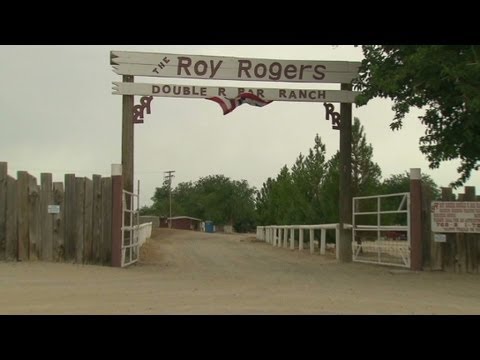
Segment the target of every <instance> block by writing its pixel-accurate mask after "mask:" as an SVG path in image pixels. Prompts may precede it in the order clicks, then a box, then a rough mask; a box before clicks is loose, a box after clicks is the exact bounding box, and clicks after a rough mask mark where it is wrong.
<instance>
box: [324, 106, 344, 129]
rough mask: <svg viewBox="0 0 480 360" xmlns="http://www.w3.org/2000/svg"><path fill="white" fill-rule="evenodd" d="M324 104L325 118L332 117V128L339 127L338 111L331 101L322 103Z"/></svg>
mask: <svg viewBox="0 0 480 360" xmlns="http://www.w3.org/2000/svg"><path fill="white" fill-rule="evenodd" d="M323 106H325V120H327V121H329V120H330V116H331V117H332V129H333V130H339V129H340V113H339V112H337V111H335V107H334V106H333V104H332V103H323Z"/></svg>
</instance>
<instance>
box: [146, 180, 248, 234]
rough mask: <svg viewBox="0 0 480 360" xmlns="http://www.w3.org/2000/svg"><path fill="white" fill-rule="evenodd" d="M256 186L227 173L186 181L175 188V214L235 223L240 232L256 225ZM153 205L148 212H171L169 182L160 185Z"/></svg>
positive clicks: (221, 222) (215, 221)
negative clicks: (193, 181) (234, 178)
mask: <svg viewBox="0 0 480 360" xmlns="http://www.w3.org/2000/svg"><path fill="white" fill-rule="evenodd" d="M255 191H256V190H255V188H251V187H250V186H249V185H248V182H247V181H246V180H241V181H234V180H231V179H229V178H228V177H225V176H223V175H210V176H207V177H203V178H200V179H199V180H197V181H196V182H195V183H192V182H183V183H180V184H178V185H177V187H176V188H175V189H172V215H173V216H179V215H185V216H192V217H197V218H200V219H203V220H211V221H213V222H214V223H216V224H231V225H233V226H234V228H235V229H236V230H237V231H250V230H252V229H254V227H255V198H254V195H255ZM152 201H153V205H152V206H151V207H150V208H149V209H148V210H147V209H142V211H143V212H144V213H146V212H150V213H153V214H156V215H160V216H167V215H168V214H169V189H168V185H163V186H162V187H160V188H157V189H156V191H155V194H154V196H153V197H152Z"/></svg>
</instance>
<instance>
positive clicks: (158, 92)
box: [113, 82, 358, 103]
mask: <svg viewBox="0 0 480 360" xmlns="http://www.w3.org/2000/svg"><path fill="white" fill-rule="evenodd" d="M113 90H114V91H113V94H115V95H139V96H158V97H177V98H197V99H204V98H210V97H215V96H218V97H225V98H235V97H237V96H238V95H239V94H241V93H244V92H249V93H252V94H254V95H257V96H259V97H260V98H262V99H265V100H268V101H270V100H272V101H303V102H338V103H353V102H355V97H356V96H357V95H358V92H355V91H344V90H320V89H272V88H247V87H245V88H237V87H213V86H199V85H180V84H142V83H122V82H114V83H113Z"/></svg>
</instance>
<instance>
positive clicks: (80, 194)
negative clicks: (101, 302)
mask: <svg viewBox="0 0 480 360" xmlns="http://www.w3.org/2000/svg"><path fill="white" fill-rule="evenodd" d="M49 205H59V206H60V212H59V213H57V214H52V213H49V212H48V206H49ZM2 260H11V261H15V260H20V261H25V260H44V261H55V262H74V263H78V264H97V265H111V263H112V178H111V177H101V176H100V175H93V176H92V179H88V178H85V177H76V176H75V174H66V175H65V182H64V183H62V182H52V174H50V173H42V174H41V175H40V183H37V179H36V178H35V177H34V176H32V175H30V174H29V173H28V172H26V171H18V172H17V178H16V179H15V178H13V177H11V176H10V175H8V174H7V163H6V162H0V261H2Z"/></svg>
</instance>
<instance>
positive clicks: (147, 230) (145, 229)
mask: <svg viewBox="0 0 480 360" xmlns="http://www.w3.org/2000/svg"><path fill="white" fill-rule="evenodd" d="M150 236H152V223H151V222H149V223H144V224H141V225H140V226H139V227H138V246H139V247H140V246H142V245H143V244H144V243H145V241H147V239H149V238H150Z"/></svg>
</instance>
